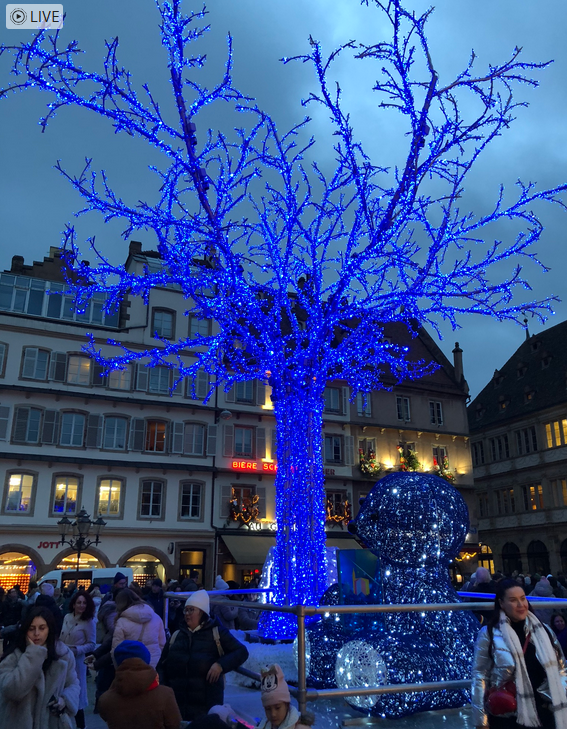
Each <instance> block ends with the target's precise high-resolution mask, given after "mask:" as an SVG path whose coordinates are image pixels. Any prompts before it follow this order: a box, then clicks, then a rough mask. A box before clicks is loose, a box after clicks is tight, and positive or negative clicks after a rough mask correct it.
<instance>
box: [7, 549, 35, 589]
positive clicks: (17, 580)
mask: <svg viewBox="0 0 567 729" xmlns="http://www.w3.org/2000/svg"><path fill="white" fill-rule="evenodd" d="M36 572H37V570H36V566H35V565H34V563H33V562H32V560H31V558H30V556H29V555H28V554H22V552H4V554H0V587H3V588H4V589H5V590H9V589H10V588H11V587H14V585H19V586H20V587H21V588H22V591H23V592H27V591H28V585H29V581H30V580H31V579H35V577H36Z"/></svg>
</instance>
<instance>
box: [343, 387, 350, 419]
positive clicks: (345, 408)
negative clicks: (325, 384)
mask: <svg viewBox="0 0 567 729" xmlns="http://www.w3.org/2000/svg"><path fill="white" fill-rule="evenodd" d="M341 389H342V391H343V409H342V414H343V415H348V406H349V401H348V398H349V395H350V392H349V389H348V387H343V388H341Z"/></svg>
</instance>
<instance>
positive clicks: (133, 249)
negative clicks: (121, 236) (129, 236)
mask: <svg viewBox="0 0 567 729" xmlns="http://www.w3.org/2000/svg"><path fill="white" fill-rule="evenodd" d="M141 252H142V244H141V243H140V241H138V240H131V241H130V247H129V248H128V253H129V254H130V255H131V256H136V255H138V254H140V253H141Z"/></svg>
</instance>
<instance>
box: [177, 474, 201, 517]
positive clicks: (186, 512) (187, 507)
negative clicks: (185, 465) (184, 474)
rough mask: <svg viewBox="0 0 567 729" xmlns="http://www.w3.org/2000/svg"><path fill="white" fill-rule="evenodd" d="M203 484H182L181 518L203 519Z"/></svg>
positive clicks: (180, 497)
mask: <svg viewBox="0 0 567 729" xmlns="http://www.w3.org/2000/svg"><path fill="white" fill-rule="evenodd" d="M203 488H204V486H203V484H201V483H193V482H189V481H186V482H183V483H181V484H180V494H179V518H180V519H202V518H203V515H202V503H203V498H202V497H203Z"/></svg>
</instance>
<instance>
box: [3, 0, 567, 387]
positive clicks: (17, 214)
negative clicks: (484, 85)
mask: <svg viewBox="0 0 567 729" xmlns="http://www.w3.org/2000/svg"><path fill="white" fill-rule="evenodd" d="M190 5H191V3H189V2H187V7H189V6H190ZM407 5H408V7H413V8H415V9H416V11H420V12H421V11H423V10H424V9H425V8H426V7H427V5H428V4H427V3H424V2H420V1H418V0H408V3H407ZM193 7H195V9H197V7H200V6H198V5H197V4H194V5H193ZM435 7H436V10H435V13H434V15H433V16H432V18H431V21H430V24H429V40H430V44H431V50H432V53H433V59H434V63H435V65H436V67H437V69H438V70H439V72H440V74H441V76H442V78H443V77H444V76H446V77H447V78H448V77H449V76H451V75H453V76H454V75H455V74H456V73H457V72H458V71H459V70H462V68H464V66H465V65H466V62H467V60H468V58H469V54H470V51H471V50H472V49H474V51H475V53H476V55H477V59H478V60H477V63H478V69H479V70H482V69H484V68H486V66H487V65H488V64H496V63H499V62H502V61H504V60H506V59H507V58H508V57H509V56H510V54H511V53H512V51H513V49H514V47H515V46H516V45H517V46H522V47H523V49H524V58H525V60H529V61H545V60H551V59H552V60H554V64H553V65H552V66H551V67H549V68H547V69H546V70H544V71H541V72H539V73H538V74H537V78H538V80H539V81H540V86H539V88H538V89H535V90H534V89H531V88H528V87H522V88H519V89H518V90H517V93H516V100H518V101H520V100H524V101H526V102H529V104H530V106H529V107H528V108H527V109H521V110H519V112H518V119H517V121H516V122H515V124H514V125H513V127H512V128H511V129H510V130H509V132H508V133H507V134H506V135H505V136H503V137H502V138H500V139H498V140H496V141H495V142H494V143H493V144H492V146H491V148H490V151H489V152H488V153H487V154H486V155H485V157H484V159H483V160H482V161H481V163H480V164H479V166H478V168H477V169H476V171H475V174H474V176H473V177H471V179H470V181H469V185H468V187H467V190H466V195H467V197H466V199H467V204H468V205H469V207H471V208H472V209H473V210H475V211H478V213H479V214H480V213H482V212H486V211H487V210H488V209H489V207H490V205H491V203H492V204H493V203H494V201H495V199H496V195H497V193H498V186H499V184H500V182H502V183H504V184H505V185H506V187H507V189H512V188H513V185H514V183H515V181H516V180H517V179H518V178H520V179H522V180H523V181H528V180H531V181H534V182H537V183H539V185H540V186H542V187H554V186H556V185H559V184H561V183H562V182H564V181H565V180H566V179H567V123H566V119H567V82H566V76H567V43H565V29H566V28H567V3H566V2H565V0H467V1H466V2H465V1H464V0H439V1H438V2H437V4H436V6H435ZM64 10H65V12H66V24H65V28H64V30H63V31H62V33H63V38H64V39H65V40H70V39H71V38H76V39H77V40H78V41H79V45H80V47H81V48H82V49H83V50H85V51H86V56H85V57H84V59H83V67H84V68H86V69H87V68H96V70H99V69H100V66H101V61H102V57H103V54H104V40H105V39H109V38H111V37H114V36H116V35H118V37H119V39H120V51H119V58H120V60H121V62H122V64H123V65H124V66H126V67H127V68H129V69H130V70H131V71H132V72H133V73H134V76H135V78H136V79H137V80H138V86H139V85H140V83H141V81H142V80H143V81H147V82H148V83H149V85H150V87H152V88H153V89H156V93H157V95H158V96H159V98H160V100H161V101H162V103H165V102H166V101H167V100H168V98H169V97H168V91H169V85H168V81H167V69H166V67H165V64H164V59H165V54H164V51H163V49H162V46H161V43H160V38H159V31H158V27H157V21H158V14H157V11H156V8H155V5H154V3H153V1H152V0H120V1H119V2H116V0H113V1H112V2H110V1H109V0H98V1H97V2H92V3H86V2H84V1H83V0H80V1H78V0H72V1H67V2H64ZM209 10H210V15H209V22H210V23H211V25H212V30H211V32H210V33H209V34H208V36H207V41H206V49H204V50H206V52H207V54H208V58H209V64H210V66H209V70H208V71H207V72H208V73H217V74H220V73H221V72H222V66H223V62H224V55H225V50H226V45H225V39H226V34H227V32H230V33H231V34H232V35H233V38H234V78H235V85H236V87H237V88H239V89H240V90H241V91H243V92H244V93H247V94H249V95H250V96H255V97H256V98H257V99H258V101H259V105H260V106H261V107H263V108H264V109H266V110H267V111H268V112H269V113H270V114H271V115H272V116H273V117H274V118H275V119H276V121H277V122H278V126H279V127H280V129H285V128H286V127H288V126H290V125H291V124H293V123H294V122H296V121H299V120H301V119H302V118H303V116H304V114H305V111H304V110H303V109H302V107H301V105H300V100H301V99H302V98H304V97H305V96H306V95H307V94H308V93H309V91H310V90H311V89H315V85H314V77H313V74H312V69H311V67H309V66H308V65H307V64H304V65H302V64H287V65H283V64H281V63H280V62H279V60H278V59H280V58H281V57H282V56H293V55H296V54H300V53H304V52H305V53H306V52H308V49H309V45H308V37H309V35H311V36H313V37H314V38H316V39H317V40H320V41H321V42H322V43H323V44H324V46H325V47H326V48H327V49H328V50H329V49H331V48H332V47H334V46H336V45H338V44H340V43H342V42H345V41H348V40H350V39H356V40H359V41H362V42H366V43H375V42H378V41H379V40H382V39H383V38H384V25H383V21H382V20H381V18H380V15H379V13H378V12H377V11H376V10H373V9H370V8H367V7H364V6H361V5H360V4H359V2H358V1H357V0H310V1H309V2H305V0H301V1H300V0H285V2H283V1H282V0H211V2H210V5H209ZM26 34H29V31H22V30H10V31H8V30H6V29H5V28H1V29H0V39H1V40H2V42H4V43H13V42H15V41H17V40H19V39H24V38H25V37H26ZM358 64H359V65H357V66H353V65H352V64H348V63H347V64H345V65H344V66H342V67H339V68H338V69H337V73H338V77H339V79H340V83H341V85H342V87H343V88H344V92H345V98H346V100H347V102H348V103H349V104H350V106H351V109H352V111H353V118H354V121H355V130H356V132H357V134H358V135H359V136H360V138H361V139H363V140H364V142H365V143H366V144H367V145H368V147H369V149H370V150H371V152H372V155H373V162H374V163H375V164H393V163H396V162H398V164H403V161H404V156H403V152H402V149H401V147H400V140H399V139H398V138H397V137H396V135H395V134H394V133H393V131H394V128H393V126H392V122H391V120H390V119H387V118H385V117H382V116H381V113H380V112H379V111H378V110H377V109H376V98H375V95H373V94H372V92H371V91H370V88H371V85H372V81H373V80H374V79H375V78H376V77H377V76H378V72H379V69H371V68H370V67H367V68H364V69H361V68H360V62H358ZM8 67H9V64H8V63H7V59H0V86H2V87H5V86H6V85H8V84H9V82H10V79H9V75H8ZM46 103H47V96H45V95H43V96H42V95H41V94H40V93H26V94H17V95H15V96H11V97H10V98H9V99H7V100H3V101H1V102H0V216H1V225H0V270H4V269H7V268H9V267H10V262H11V258H12V256H13V255H15V254H19V255H23V256H24V257H25V259H26V263H31V261H32V260H33V259H35V260H41V259H42V258H43V256H44V255H47V253H48V251H49V247H50V246H54V245H59V244H60V242H61V231H62V230H63V228H64V226H65V224H66V223H67V222H69V221H71V220H72V219H73V214H74V213H75V212H76V211H77V210H79V209H80V208H81V206H82V205H81V200H80V199H79V198H78V197H77V195H76V194H75V193H74V192H73V191H72V190H71V189H70V187H69V185H68V183H66V182H65V180H64V179H63V178H62V177H61V176H60V175H59V173H58V172H56V171H55V170H54V169H53V165H54V164H55V162H56V161H57V160H58V159H61V161H62V164H63V166H64V167H65V168H66V169H67V170H68V171H69V172H72V173H74V172H78V171H79V170H80V169H81V166H82V162H83V160H84V158H85V157H92V158H93V164H94V167H95V169H105V170H107V172H108V173H109V176H110V178H111V182H112V183H113V186H114V189H115V190H116V192H117V193H119V194H120V195H121V196H122V197H123V198H124V199H125V200H127V201H131V202H133V203H135V202H136V201H137V200H139V199H143V198H145V199H150V200H152V199H154V198H155V194H156V185H155V177H154V176H153V175H151V174H150V173H149V172H148V171H147V165H148V164H149V163H152V162H153V163H157V162H159V159H158V158H157V156H152V154H148V149H147V147H146V146H145V145H144V144H143V143H142V142H141V141H139V140H132V139H131V138H130V137H128V136H127V135H124V134H121V135H118V136H116V135H114V133H113V130H112V128H111V127H110V126H108V125H107V124H106V123H105V121H104V120H102V119H100V118H98V117H95V116H94V115H90V114H89V113H87V112H86V111H83V110H78V109H63V110H62V111H61V112H60V114H59V115H58V116H57V117H56V118H55V119H54V120H53V122H52V123H51V124H50V126H49V128H48V130H47V132H46V133H45V134H41V130H40V128H39V126H38V124H37V122H38V119H39V118H40V116H41V115H42V114H43V113H44V110H45V104H46ZM311 111H313V110H310V112H311ZM215 113H216V114H221V115H222V106H218V107H217V108H216V112H215ZM215 121H216V120H215V119H214V118H211V119H210V123H211V125H213V124H215ZM218 121H219V125H220V124H221V123H222V121H223V120H222V118H221V117H219V119H218ZM317 128H319V129H320V134H321V137H323V138H324V137H325V133H326V130H327V127H326V123H325V120H324V118H322V117H321V116H320V115H318V114H315V115H314V130H313V131H314V134H315V136H316V137H318V134H317ZM328 149H329V147H328V145H327V140H324V144H323V145H322V146H321V154H328ZM537 212H538V213H539V215H540V218H541V220H542V221H543V223H544V225H545V228H546V230H545V232H544V234H543V236H542V239H541V241H540V243H539V245H538V248H537V252H538V254H539V256H540V258H541V260H542V261H543V262H544V263H545V264H546V265H547V266H549V267H550V269H551V270H550V271H549V272H548V273H543V272H542V271H541V270H540V269H539V268H537V267H535V266H528V267H527V269H526V275H527V277H528V280H529V281H530V283H531V285H532V287H533V290H534V291H533V296H534V297H544V296H547V295H550V294H555V295H557V296H558V297H560V298H562V299H564V301H562V302H560V303H558V304H557V305H556V306H555V311H556V315H555V316H554V317H552V318H551V319H550V320H549V321H548V323H547V324H546V326H553V325H554V324H556V323H559V322H560V321H562V320H563V319H565V318H566V316H567V295H566V294H565V293H564V292H565V285H564V281H565V263H566V254H565V242H566V232H565V231H566V230H567V213H565V212H562V211H561V209H560V208H559V207H551V206H549V205H543V206H541V207H539V208H538V209H537ZM77 227H78V231H79V235H80V239H81V240H84V239H86V238H87V237H88V236H90V235H93V234H94V235H96V238H97V244H98V245H99V246H100V248H101V249H102V250H103V251H104V252H105V253H108V254H109V255H112V256H113V258H114V261H115V262H120V261H123V260H124V259H125V257H126V251H127V243H126V242H124V241H122V240H121V238H120V233H121V231H122V229H123V227H124V226H123V225H120V224H119V223H111V224H109V225H104V224H103V223H102V221H101V220H100V218H99V217H97V216H95V215H94V214H92V215H89V216H84V217H83V218H81V219H80V221H79V223H78V225H77ZM504 234H506V232H505V233H504ZM134 238H136V239H139V240H141V241H142V244H143V246H144V247H146V248H152V247H155V240H154V239H153V235H151V234H150V233H142V232H140V233H137V234H136V235H135V236H134ZM86 257H87V258H89V256H88V255H87V256H86ZM91 260H92V256H91ZM461 324H462V329H461V330H459V331H458V332H455V333H453V332H451V331H450V330H449V331H446V330H445V331H444V334H445V339H444V340H443V341H442V342H440V346H441V347H442V349H443V350H444V351H445V353H446V354H447V356H448V357H449V358H451V350H452V349H453V346H454V342H455V340H459V342H460V344H461V347H462V348H463V349H464V364H465V375H466V377H467V379H468V381H469V384H470V387H471V394H472V395H473V396H475V395H476V394H477V393H478V392H479V390H480V389H482V387H483V386H484V385H485V384H486V383H487V381H488V380H489V379H490V378H491V376H492V374H493V371H494V369H495V368H498V367H500V366H502V365H503V364H504V362H505V361H506V360H507V359H508V358H509V357H510V356H511V354H512V353H513V351H514V350H515V349H516V348H517V347H518V346H519V345H520V343H521V342H522V340H523V337H524V333H523V331H522V329H521V328H519V327H517V326H515V325H513V324H510V323H506V324H501V323H498V322H494V321H490V320H488V319H487V318H474V317H468V318H466V319H463V320H462V321H461ZM540 329H541V327H540V325H538V324H537V323H536V322H530V332H531V333H534V332H537V331H539V330H540Z"/></svg>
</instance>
